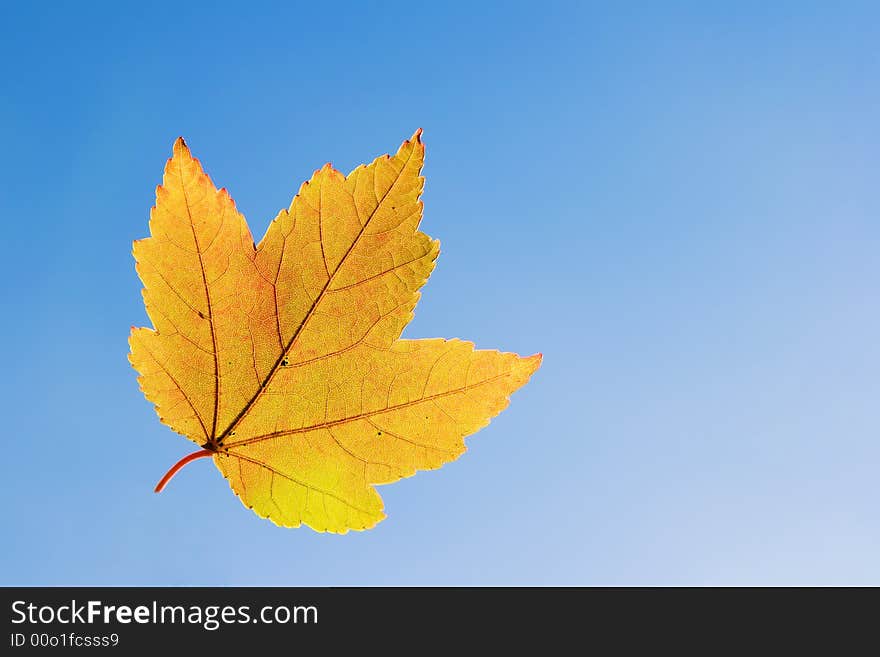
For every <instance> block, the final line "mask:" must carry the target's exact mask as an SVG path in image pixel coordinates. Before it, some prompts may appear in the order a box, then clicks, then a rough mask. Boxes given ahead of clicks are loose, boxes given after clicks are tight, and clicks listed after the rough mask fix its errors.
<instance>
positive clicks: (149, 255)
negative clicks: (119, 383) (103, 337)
mask: <svg viewBox="0 0 880 657" xmlns="http://www.w3.org/2000/svg"><path fill="white" fill-rule="evenodd" d="M420 136H421V131H417V132H416V134H415V135H414V136H413V138H412V139H410V140H408V141H405V142H404V143H403V144H402V145H401V147H400V149H399V150H398V152H397V153H396V154H395V155H393V156H388V155H385V156H383V157H379V158H377V159H376V160H374V161H373V162H372V163H371V164H369V165H361V166H359V167H357V168H356V169H354V171H352V172H351V173H349V174H348V175H347V176H345V175H343V174H342V173H340V172H339V171H336V170H335V169H333V168H332V167H331V166H330V165H329V164H328V165H325V166H324V167H323V168H322V169H320V170H318V171H316V172H315V174H314V175H313V176H312V178H311V180H309V181H308V182H306V183H304V184H303V185H302V186H301V187H300V190H299V193H298V194H297V195H296V196H295V197H294V199H293V202H292V203H291V204H290V207H289V208H288V209H286V210H282V211H281V212H280V213H279V214H278V216H277V217H276V218H275V219H274V220H273V221H272V223H271V225H270V226H269V229H268V230H267V232H266V235H265V236H264V237H263V239H262V241H261V242H260V243H259V245H256V246H255V244H254V241H253V238H252V237H251V233H250V230H249V228H248V226H247V223H246V221H245V219H244V217H243V216H242V215H241V213H240V212H239V211H238V210H237V209H236V207H235V203H234V202H233V200H232V199H231V198H230V196H229V194H228V193H227V192H226V190H225V189H220V190H218V189H217V188H216V187H215V186H214V184H213V183H212V182H211V180H210V178H208V176H207V175H206V174H205V173H204V172H203V170H202V167H201V165H200V163H199V161H198V160H197V159H195V158H193V157H192V155H191V154H190V151H189V149H188V148H187V146H186V144H185V143H184V141H183V140H182V139H179V140H177V142H176V143H175V144H174V153H173V157H172V158H171V159H170V160H169V161H168V164H167V166H166V167H165V175H164V178H163V182H162V185H161V186H160V187H158V188H157V190H156V205H155V207H154V208H153V209H152V212H151V215H150V237H148V238H146V239H143V240H138V241H136V242H135V243H134V257H135V260H136V262H137V272H138V274H139V276H140V278H141V280H142V281H143V285H144V290H143V296H144V303H145V305H146V310H147V314H148V315H149V318H150V321H151V322H152V324H153V328H134V329H132V332H131V337H130V340H129V343H130V347H131V353H130V356H129V359H130V361H131V364H132V365H133V366H134V368H135V369H136V370H137V371H138V373H139V377H138V381H139V383H140V387H141V389H142V390H143V392H144V394H145V395H146V397H147V399H149V400H150V401H151V402H152V403H153V404H155V406H156V410H157V412H158V414H159V417H160V418H161V420H162V422H164V423H165V424H167V425H168V426H169V427H171V428H172V429H173V430H174V431H176V432H178V433H180V434H182V435H184V436H186V437H187V438H189V439H190V440H192V441H193V442H195V443H196V444H197V445H199V446H200V447H201V448H203V449H204V450H207V451H208V452H210V453H211V455H213V460H214V463H215V464H216V465H217V467H218V468H219V469H220V472H222V473H223V476H224V477H226V478H227V479H228V480H229V483H230V485H231V487H232V490H233V491H235V494H236V495H238V497H239V498H240V499H241V501H242V502H243V503H244V504H245V505H246V506H247V507H248V508H251V509H253V510H254V512H256V513H257V514H258V515H259V516H261V517H264V518H269V519H270V520H272V521H273V522H275V523H276V524H278V525H282V526H285V527H298V526H299V525H301V524H306V525H308V526H309V527H311V528H313V529H315V530H318V531H330V532H337V533H345V532H346V531H348V530H349V529H367V528H370V527H373V526H374V525H375V524H376V523H377V522H379V521H380V520H382V519H383V518H384V517H385V515H384V512H383V504H382V499H381V498H380V497H379V494H378V493H377V492H376V489H375V485H376V484H385V483H390V482H393V481H396V480H398V479H400V478H402V477H408V476H411V475H412V474H414V473H415V472H416V471H418V470H430V469H435V468H439V467H440V466H441V465H443V464H444V463H447V462H449V461H452V460H455V459H456V458H458V457H459V456H460V455H461V454H462V453H463V452H464V451H465V445H464V438H465V436H468V435H470V434H472V433H474V432H476V431H478V430H479V429H480V428H482V427H484V426H486V425H487V424H488V423H489V420H490V419H491V418H492V417H494V416H495V415H497V414H498V413H500V412H501V411H502V410H503V409H504V408H505V407H506V406H507V404H508V398H509V396H510V394H511V393H512V392H513V391H515V390H516V389H517V388H519V387H521V386H522V385H524V384H525V383H526V381H528V379H529V377H530V376H531V375H532V373H533V372H535V370H537V369H538V367H539V366H540V364H541V356H540V354H536V355H534V356H530V357H526V358H523V357H520V356H518V355H516V354H512V353H502V352H498V351H486V350H477V349H475V348H474V345H473V344H471V343H470V342H464V341H461V340H442V339H427V340H402V339H400V335H401V332H402V331H403V329H404V327H405V326H406V325H407V324H408V323H409V321H410V320H411V319H412V317H413V310H414V308H415V306H416V303H417V302H418V299H419V294H420V293H419V288H421V286H422V285H424V283H425V281H427V279H428V276H430V274H431V271H432V270H433V268H434V264H435V261H436V259H437V256H438V254H439V250H440V249H439V242H437V241H436V240H432V239H431V238H430V237H428V236H427V235H425V234H424V233H422V232H420V231H419V230H418V227H419V222H420V221H421V217H422V202H421V201H420V200H419V197H420V195H421V193H422V189H423V186H424V178H423V177H422V176H421V175H420V173H421V169H422V164H423V161H424V155H425V149H424V145H423V144H422V142H421V138H420ZM207 455H208V454H206V453H202V452H197V453H196V454H194V455H191V456H190V457H187V458H186V459H183V460H182V461H181V463H179V464H178V465H177V466H175V468H172V470H171V471H169V474H168V475H167V476H166V478H164V479H163V481H162V482H160V485H159V486H158V487H157V490H159V489H161V486H164V484H165V483H167V480H168V479H169V478H170V476H172V475H173V474H174V473H175V472H176V471H177V469H179V468H180V467H182V465H185V463H186V462H188V460H187V459H189V460H193V459H194V458H198V457H200V456H207Z"/></svg>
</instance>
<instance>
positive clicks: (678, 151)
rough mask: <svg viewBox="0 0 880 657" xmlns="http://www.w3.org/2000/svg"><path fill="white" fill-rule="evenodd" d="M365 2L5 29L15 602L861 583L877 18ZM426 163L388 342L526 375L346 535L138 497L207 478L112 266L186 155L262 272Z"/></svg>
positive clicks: (183, 11) (798, 11)
mask: <svg viewBox="0 0 880 657" xmlns="http://www.w3.org/2000/svg"><path fill="white" fill-rule="evenodd" d="M282 4H283V8H282V7H281V6H280V5H282ZM367 4H368V3H345V2H336V3H329V4H328V3H325V4H321V3H302V4H298V3H279V5H271V4H263V3H260V2H248V3H229V4H228V6H222V3H210V4H208V3H205V4H199V3H195V2H187V3H168V4H166V5H164V6H160V5H156V4H155V3H127V7H126V8H125V9H123V8H122V6H123V3H107V4H106V5H103V4H101V3H97V2H92V3H45V4H41V5H37V4H36V3H23V2H21V3H15V4H13V3H4V4H3V8H2V10H0V79H2V84H3V93H2V95H0V135H2V146H3V153H2V155H3V156H2V159H0V181H2V195H0V218H2V223H3V246H4V248H3V257H2V258H0V276H2V280H3V281H4V284H3V286H2V288H0V294H2V312H3V321H2V323H0V344H2V345H3V353H4V357H3V361H4V363H3V364H4V368H3V369H4V374H3V376H2V377H0V400H2V406H3V408H2V413H3V419H4V427H3V438H2V440H3V459H2V469H3V470H2V471H3V475H2V479H0V482H2V483H0V487H2V488H0V493H2V500H3V508H4V512H3V518H2V524H3V537H4V539H3V543H4V547H3V551H2V555H0V584H41V585H48V584H241V585H246V584H250V585H308V584H317V585H325V584H334V585H343V584H348V585H356V584H362V585H371V584H380V585H381V584H858V583H872V584H880V556H878V555H880V514H878V513H877V509H878V507H880V505H878V498H880V476H878V474H880V439H878V438H880V432H878V429H880V404H878V397H880V378H878V375H880V346H878V336H880V303H878V294H877V291H878V281H880V278H878V275H880V267H878V261H877V255H878V246H880V223H878V220H880V197H878V191H877V190H878V172H880V134H878V126H880V123H878V117H880V111H878V110H880V87H878V80H880V48H878V43H880V9H878V6H877V4H876V3H872V2H865V3H862V4H856V3H828V2H815V3H810V2H806V3H805V2H785V3H765V2H737V3H727V4H728V5H729V6H728V7H727V8H719V7H717V6H715V7H713V8H707V7H705V6H704V5H705V4H706V3H700V2H693V3H673V2H668V3H667V2H664V3H653V2H643V3H633V4H625V5H624V4H622V3H604V6H600V5H591V4H588V3H571V4H563V3H556V2H541V3H534V2H529V3H516V4H513V3H504V4H503V5H502V3H474V2H464V3H457V4H450V3H430V4H429V3H400V4H393V3H390V2H389V3H382V4H381V6H379V7H374V8H367V7H366V5H367ZM377 4H378V3H377ZM712 4H717V3H712ZM612 5H613V8H612ZM768 5H772V6H768ZM417 127H422V128H424V130H425V133H424V140H425V143H426V145H427V149H428V151H427V166H426V169H425V174H426V176H427V188H426V192H425V195H424V200H425V219H424V222H423V224H422V225H423V228H424V229H425V230H426V231H427V232H428V233H429V234H431V235H432V236H434V237H437V238H439V239H440V240H441V242H442V255H441V256H440V260H439V263H438V267H437V269H436V271H435V273H434V275H433V276H432V278H431V280H430V281H429V283H428V285H427V286H426V288H425V290H424V295H423V297H422V301H421V304H420V306H419V308H418V310H417V312H416V318H415V321H414V322H413V323H412V324H411V325H410V326H409V327H408V328H407V330H406V332H405V335H407V336H408V337H434V336H444V337H462V338H467V339H471V340H473V341H475V342H476V343H477V345H478V346H483V347H493V348H495V347H497V348H502V349H505V350H512V351H518V352H520V353H533V352H535V351H542V352H543V353H544V365H543V367H542V369H541V370H540V371H539V373H538V374H537V375H536V376H535V377H534V378H533V379H532V382H531V383H530V384H529V385H528V386H527V387H526V388H524V389H523V390H521V391H520V392H518V393H516V394H515V395H514V397H513V401H512V404H511V406H510V408H509V409H508V410H507V411H506V412H505V413H504V414H502V416H500V417H499V418H498V419H496V420H495V421H494V422H493V423H492V425H491V426H490V427H488V428H487V429H485V430H484V431H482V432H480V433H479V434H477V435H476V436H474V437H472V438H470V439H469V446H470V450H469V452H468V453H467V454H466V455H465V456H464V457H462V458H461V459H460V460H459V461H457V462H455V463H453V464H450V465H447V466H445V467H444V468H443V469H442V470H440V471H437V472H429V473H421V474H419V475H418V476H416V477H414V478H411V479H407V480H405V481H402V482H400V483H397V484H394V485H391V486H385V487H382V489H381V493H382V495H383V497H384V499H385V503H386V511H387V513H388V519H387V520H385V521H384V522H383V523H381V524H380V525H379V526H378V527H377V528H376V529H374V530H372V531H369V532H366V533H353V534H349V535H347V536H343V537H340V536H335V535H322V534H317V533H315V532H313V531H311V530H309V529H306V528H303V529H297V530H285V529H279V528H277V527H275V526H274V525H272V524H271V523H269V522H267V521H264V520H260V519H258V518H257V517H256V516H255V515H254V514H252V513H251V512H249V511H247V510H246V509H245V508H244V507H243V506H242V505H241V504H240V502H239V501H238V500H237V499H236V498H235V497H234V496H233V495H232V493H231V492H230V491H229V489H228V486H227V484H226V482H225V481H224V480H223V478H222V477H221V476H220V474H219V473H218V472H217V471H216V469H215V468H214V466H213V465H212V464H211V462H210V461H207V460H203V461H198V462H196V463H194V464H192V465H190V466H188V467H187V469H186V470H184V471H183V472H182V473H181V474H180V475H179V476H178V477H177V478H176V479H175V480H174V482H173V483H172V484H171V486H170V487H169V488H168V489H167V490H166V491H165V492H164V493H163V494H161V495H154V494H153V493H152V487H153V485H154V484H155V483H156V481H157V479H158V478H159V477H160V476H161V475H162V474H163V473H164V471H165V470H166V469H167V468H168V467H169V466H170V465H171V464H172V463H173V462H174V461H176V460H177V459H178V458H179V457H180V456H182V455H184V454H185V453H187V451H189V450H190V449H191V444H190V443H189V442H188V441H186V440H185V439H184V438H182V437H180V436H178V435H176V434H174V433H172V432H171V431H170V430H169V429H168V428H166V427H165V426H164V425H162V424H160V423H159V421H158V418H157V417H156V415H155V413H154V411H153V408H152V406H151V405H150V404H149V403H147V402H146V401H145V400H144V398H143V397H142V395H141V393H140V392H139V390H138V387H137V383H136V380H135V374H134V372H133V371H132V370H131V368H130V367H129V365H128V362H127V360H126V354H127V344H126V340H127V336H128V331H129V327H130V326H131V325H143V324H145V323H146V322H147V319H146V316H145V313H144V309H143V305H142V302H141V296H140V282H139V281H138V279H137V276H136V274H135V271H134V263H133V260H132V257H131V241H132V240H134V239H137V238H141V237H144V236H145V235H146V234H147V219H148V213H149V208H150V206H151V205H152V204H153V200H154V189H155V186H156V184H157V183H158V182H159V180H160V177H161V173H162V167H163V166H164V163H165V160H166V158H167V157H169V156H170V154H171V145H172V143H173V141H174V139H175V138H176V137H177V136H178V135H183V136H185V137H186V139H187V141H188V143H189V145H190V146H191V148H192V149H193V152H194V153H195V154H196V156H198V157H199V158H200V159H201V160H202V161H203V162H204V164H205V166H206V168H207V170H208V172H209V173H210V174H211V176H212V177H213V178H214V180H215V181H216V182H217V184H218V185H222V186H226V187H228V188H229V190H230V191H231V193H232V195H233V197H234V198H235V199H236V201H237V203H238V206H239V208H241V209H242V211H243V212H244V213H245V215H246V216H247V217H248V219H249V221H250V224H251V226H252V228H253V232H254V234H255V235H256V236H260V235H262V233H263V231H264V230H265V228H266V226H267V225H268V222H269V221H270V219H271V218H272V217H273V216H274V215H275V214H276V212H277V211H278V209H279V208H281V207H284V206H287V205H288V203H289V201H290V198H291V196H292V195H293V194H294V193H295V191H296V190H297V189H298V186H299V184H300V183H301V181H302V180H304V179H306V178H308V177H309V176H310V175H311V173H312V171H313V170H314V169H315V168H317V167H320V166H321V165H322V164H323V163H324V162H326V161H328V160H330V161H332V162H333V163H334V164H335V165H336V166H337V167H338V168H340V169H342V170H344V171H348V170H349V169H351V168H353V167H354V166H355V165H357V164H359V163H360V162H362V161H367V160H370V159H372V158H373V157H375V156H376V155H379V154H382V153H385V152H388V151H393V150H394V149H396V148H397V146H398V145H399V143H400V142H401V140H403V139H404V138H406V137H409V136H410V135H411V134H412V132H413V131H414V130H415V129H416V128H417Z"/></svg>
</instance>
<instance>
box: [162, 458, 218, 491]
mask: <svg viewBox="0 0 880 657" xmlns="http://www.w3.org/2000/svg"><path fill="white" fill-rule="evenodd" d="M206 456H214V452H212V451H211V450H210V449H200V450H199V451H198V452H193V453H192V454H187V455H186V456H184V457H183V458H182V459H180V460H179V461H178V462H177V463H175V464H174V465H172V466H171V469H170V470H169V471H168V472H166V473H165V476H164V477H162V479H160V480H159V483H158V484H156V488H154V489H153V492H154V493H161V492H162V489H163V488H165V486H166V485H167V484H168V482H169V481H171V479H172V477H174V475H176V474H177V472H178V471H179V470H180V469H181V468H182V467H183V466H185V465H186V464H187V463H189V462H190V461H195V460H196V459H203V458H205V457H206Z"/></svg>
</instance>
